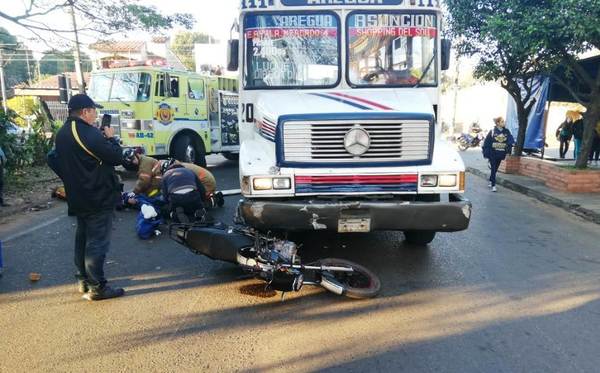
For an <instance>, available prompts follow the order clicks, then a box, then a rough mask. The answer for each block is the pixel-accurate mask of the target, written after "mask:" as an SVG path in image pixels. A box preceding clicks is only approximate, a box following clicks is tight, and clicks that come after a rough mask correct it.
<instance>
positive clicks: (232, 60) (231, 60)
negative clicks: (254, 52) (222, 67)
mask: <svg viewBox="0 0 600 373" xmlns="http://www.w3.org/2000/svg"><path fill="white" fill-rule="evenodd" d="M239 52H240V41H239V40H238V39H231V40H229V42H228V43H227V70H229V71H237V69H238V61H239Z"/></svg>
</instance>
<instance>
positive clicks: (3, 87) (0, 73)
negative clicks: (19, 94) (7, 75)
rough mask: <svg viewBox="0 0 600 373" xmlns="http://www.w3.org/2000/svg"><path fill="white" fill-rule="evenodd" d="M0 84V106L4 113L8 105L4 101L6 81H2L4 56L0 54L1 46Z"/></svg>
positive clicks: (6, 111)
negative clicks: (0, 94)
mask: <svg viewBox="0 0 600 373" xmlns="http://www.w3.org/2000/svg"><path fill="white" fill-rule="evenodd" d="M0 86H1V90H2V108H3V109H4V113H5V114H6V113H8V105H7V103H6V82H5V81H4V56H3V55H2V48H0Z"/></svg>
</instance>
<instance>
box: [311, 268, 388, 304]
mask: <svg viewBox="0 0 600 373" xmlns="http://www.w3.org/2000/svg"><path fill="white" fill-rule="evenodd" d="M315 264H316V265H321V266H332V267H350V268H352V269H353V272H339V271H323V273H322V274H321V286H323V287H324V288H325V289H327V290H329V291H331V292H332V293H335V294H339V295H345V296H347V297H348V298H354V299H367V298H373V297H375V296H376V295H377V294H378V293H379V291H380V290H381V281H380V280H379V277H377V275H375V274H374V273H373V272H371V271H369V270H368V269H367V268H365V267H363V266H361V265H360V264H356V263H354V262H351V261H349V260H345V259H338V258H327V259H321V260H319V261H318V262H317V263H315Z"/></svg>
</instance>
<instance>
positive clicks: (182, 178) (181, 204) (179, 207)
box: [162, 160, 206, 223]
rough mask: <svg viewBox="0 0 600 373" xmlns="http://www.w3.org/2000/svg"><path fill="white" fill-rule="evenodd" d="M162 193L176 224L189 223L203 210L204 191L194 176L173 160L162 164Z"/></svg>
mask: <svg viewBox="0 0 600 373" xmlns="http://www.w3.org/2000/svg"><path fill="white" fill-rule="evenodd" d="M162 171H163V172H162V175H163V176H162V193H163V198H164V199H165V201H166V202H167V203H168V204H169V210H170V213H171V216H172V217H173V220H174V221H175V222H176V223H189V222H190V220H192V219H193V217H194V216H195V215H196V212H197V211H202V210H203V209H204V202H205V196H206V190H205V188H204V186H203V185H202V183H200V180H199V179H198V177H196V174H194V172H193V171H191V170H189V169H187V168H185V167H184V166H183V165H181V164H179V163H177V162H175V160H167V161H164V162H163V164H162Z"/></svg>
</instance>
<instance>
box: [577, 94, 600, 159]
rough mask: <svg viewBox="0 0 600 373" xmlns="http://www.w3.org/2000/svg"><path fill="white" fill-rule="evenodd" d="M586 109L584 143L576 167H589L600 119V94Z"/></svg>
mask: <svg viewBox="0 0 600 373" xmlns="http://www.w3.org/2000/svg"><path fill="white" fill-rule="evenodd" d="M586 109H587V111H586V112H585V114H584V116H583V143H582V144H581V151H580V153H579V157H578V158H577V161H576V162H575V167H577V168H581V169H583V168H586V167H587V164H588V158H589V156H590V152H591V151H592V144H593V141H594V136H595V130H596V125H597V123H598V121H600V94H596V95H594V96H593V99H592V100H590V103H589V104H588V105H587V106H586Z"/></svg>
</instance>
